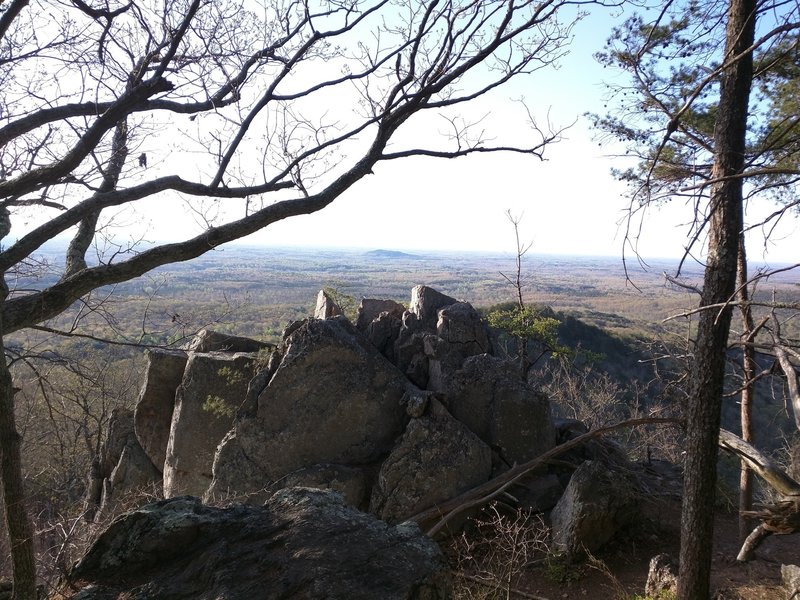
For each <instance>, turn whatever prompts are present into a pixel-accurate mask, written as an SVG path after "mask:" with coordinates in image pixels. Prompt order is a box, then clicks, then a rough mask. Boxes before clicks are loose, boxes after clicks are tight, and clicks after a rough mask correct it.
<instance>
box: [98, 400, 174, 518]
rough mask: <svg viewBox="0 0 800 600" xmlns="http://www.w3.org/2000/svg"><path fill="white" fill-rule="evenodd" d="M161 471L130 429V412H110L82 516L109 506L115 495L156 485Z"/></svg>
mask: <svg viewBox="0 0 800 600" xmlns="http://www.w3.org/2000/svg"><path fill="white" fill-rule="evenodd" d="M160 480H161V472H160V471H159V470H158V469H157V468H156V467H155V465H153V463H152V462H151V461H150V459H149V458H148V456H147V454H145V451H144V450H143V449H142V447H141V445H140V444H139V440H138V439H137V437H136V434H135V432H134V425H133V412H131V411H130V410H128V409H125V408H121V407H117V408H115V409H113V410H112V411H111V418H110V419H109V424H108V435H107V436H106V440H105V442H104V443H103V445H102V447H101V449H100V454H99V457H98V458H97V459H96V460H95V462H94V464H93V465H92V468H91V471H90V475H89V485H88V490H87V497H86V518H87V519H89V520H91V519H93V518H94V517H95V515H96V514H97V513H98V511H99V512H101V513H102V512H106V511H108V510H109V509H110V508H111V505H112V502H113V499H114V497H115V496H120V495H121V494H123V493H124V492H131V491H135V490H140V489H143V488H146V487H148V486H150V485H154V484H157V483H158V482H159V481H160Z"/></svg>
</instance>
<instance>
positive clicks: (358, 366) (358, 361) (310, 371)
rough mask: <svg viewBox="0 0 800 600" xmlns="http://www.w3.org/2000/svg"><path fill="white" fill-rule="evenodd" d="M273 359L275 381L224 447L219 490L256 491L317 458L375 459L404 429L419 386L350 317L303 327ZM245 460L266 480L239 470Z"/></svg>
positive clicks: (334, 461)
mask: <svg viewBox="0 0 800 600" xmlns="http://www.w3.org/2000/svg"><path fill="white" fill-rule="evenodd" d="M273 362H274V363H275V364H271V366H270V367H269V370H270V371H271V372H273V370H274V372H273V374H272V375H271V377H270V379H269V384H268V385H267V386H266V387H265V388H264V389H263V391H261V392H260V393H259V395H258V398H257V400H256V402H255V406H253V407H252V411H250V409H249V408H248V411H247V413H248V414H247V416H245V415H242V418H240V419H238V420H237V422H236V426H235V430H234V432H233V433H232V434H231V435H230V436H228V437H227V438H226V440H225V444H223V445H221V446H220V448H219V452H218V455H217V459H216V461H215V464H214V479H215V482H214V485H213V488H214V492H215V493H217V494H219V493H233V494H236V493H247V492H251V491H255V490H258V489H260V488H264V487H266V486H269V485H271V484H273V483H274V482H276V481H278V480H281V479H282V478H283V477H285V476H286V475H288V474H289V473H293V472H295V471H297V470H298V469H303V468H306V467H309V466H313V465H322V464H335V465H353V466H360V465H369V464H374V463H375V462H377V461H379V460H380V459H382V458H383V457H385V456H386V455H387V454H388V453H389V451H390V450H391V449H392V447H393V446H394V442H395V440H396V439H397V437H398V436H399V435H400V434H401V433H402V432H403V430H404V428H405V425H406V423H407V421H408V416H407V415H406V408H405V405H404V403H403V398H404V397H406V392H407V391H409V389H412V388H413V386H411V385H410V384H409V382H408V380H407V379H406V378H405V377H404V376H403V374H402V373H400V372H399V371H398V370H397V369H396V368H395V367H394V366H393V365H392V364H391V363H390V362H389V361H387V360H386V359H385V358H384V357H383V356H382V355H381V354H380V353H378V352H377V350H376V349H375V348H374V347H373V346H372V345H371V344H369V342H367V341H366V340H365V339H364V338H363V337H362V336H361V334H360V333H359V332H358V331H357V330H356V329H355V327H353V325H351V324H350V323H349V322H348V321H347V320H346V319H344V318H342V317H335V318H333V319H327V320H324V321H323V320H317V319H310V320H308V321H306V322H304V323H302V324H301V325H299V326H297V327H295V328H294V329H293V330H292V331H291V332H290V335H289V337H288V338H287V339H286V340H284V342H283V344H282V345H281V348H280V349H279V350H278V354H277V355H276V358H275V360H274V361H273ZM248 405H249V402H248ZM242 464H247V465H249V466H248V468H249V469H250V472H251V473H252V474H253V476H254V477H257V478H258V479H257V480H255V481H250V482H245V481H242V480H241V479H240V478H238V477H235V476H234V475H233V474H232V473H231V471H234V470H235V469H236V468H237V465H242ZM242 488H244V489H242Z"/></svg>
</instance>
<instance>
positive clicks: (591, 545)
mask: <svg viewBox="0 0 800 600" xmlns="http://www.w3.org/2000/svg"><path fill="white" fill-rule="evenodd" d="M639 501H640V494H639V490H638V487H637V485H636V482H635V480H633V478H632V477H631V476H630V475H629V474H628V473H625V472H622V471H620V470H617V469H614V470H611V469H610V468H609V467H608V465H606V464H603V463H602V462H600V461H597V460H594V461H587V462H585V463H583V464H582V465H580V466H579V467H578V468H577V469H576V470H575V473H574V474H573V475H572V478H571V479H570V482H569V485H567V489H566V490H565V491H564V494H563V495H562V496H561V499H560V500H559V501H558V504H556V506H555V508H553V510H552V512H551V513H550V522H551V527H552V537H553V545H554V547H555V548H557V549H558V550H561V551H564V552H567V553H568V554H570V555H581V554H582V553H583V552H585V551H589V552H595V551H597V550H598V549H600V548H601V547H602V546H603V545H604V544H605V543H606V542H608V541H609V540H611V539H612V538H613V537H614V535H615V534H616V533H617V532H618V531H619V530H620V529H622V528H623V527H625V526H626V525H628V524H629V523H631V521H632V520H633V519H634V518H635V517H636V515H637V514H638V508H639Z"/></svg>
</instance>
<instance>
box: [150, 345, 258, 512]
mask: <svg viewBox="0 0 800 600" xmlns="http://www.w3.org/2000/svg"><path fill="white" fill-rule="evenodd" d="M254 364H255V355H253V354H245V353H236V354H228V353H221V352H212V353H192V354H190V355H189V361H188V362H187V364H186V370H185V373H184V377H183V381H182V383H181V385H180V386H179V387H178V391H177V393H176V395H175V410H174V412H173V416H172V424H171V426H170V432H169V443H168V445H167V454H166V460H165V462H164V496H165V497H167V498H169V497H172V496H178V495H182V494H194V495H198V496H200V495H202V494H203V493H204V492H205V491H206V489H207V488H208V486H209V484H210V483H211V467H212V464H213V461H214V453H215V451H216V448H217V445H218V444H219V443H220V441H221V440H222V438H223V437H224V436H225V434H226V433H227V432H228V431H229V430H230V428H231V426H232V424H233V418H234V416H235V414H236V411H237V410H238V409H239V407H240V406H241V405H242V404H243V402H244V400H245V393H246V391H247V384H248V382H249V381H250V378H251V377H252V375H253V367H254Z"/></svg>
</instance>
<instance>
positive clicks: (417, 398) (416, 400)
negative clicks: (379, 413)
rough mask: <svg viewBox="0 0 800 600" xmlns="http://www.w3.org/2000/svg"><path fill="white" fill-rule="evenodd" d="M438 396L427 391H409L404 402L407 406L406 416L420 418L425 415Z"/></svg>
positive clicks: (404, 397)
mask: <svg viewBox="0 0 800 600" xmlns="http://www.w3.org/2000/svg"><path fill="white" fill-rule="evenodd" d="M435 395H436V394H435V393H434V392H429V391H427V390H414V389H412V390H409V391H407V392H406V393H405V395H404V396H403V399H402V402H403V403H404V404H405V405H406V414H407V415H408V416H409V417H413V418H415V419H416V418H418V417H421V416H422V415H423V414H425V410H426V409H427V408H428V404H429V403H430V401H431V398H433V397H434V396H435Z"/></svg>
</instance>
